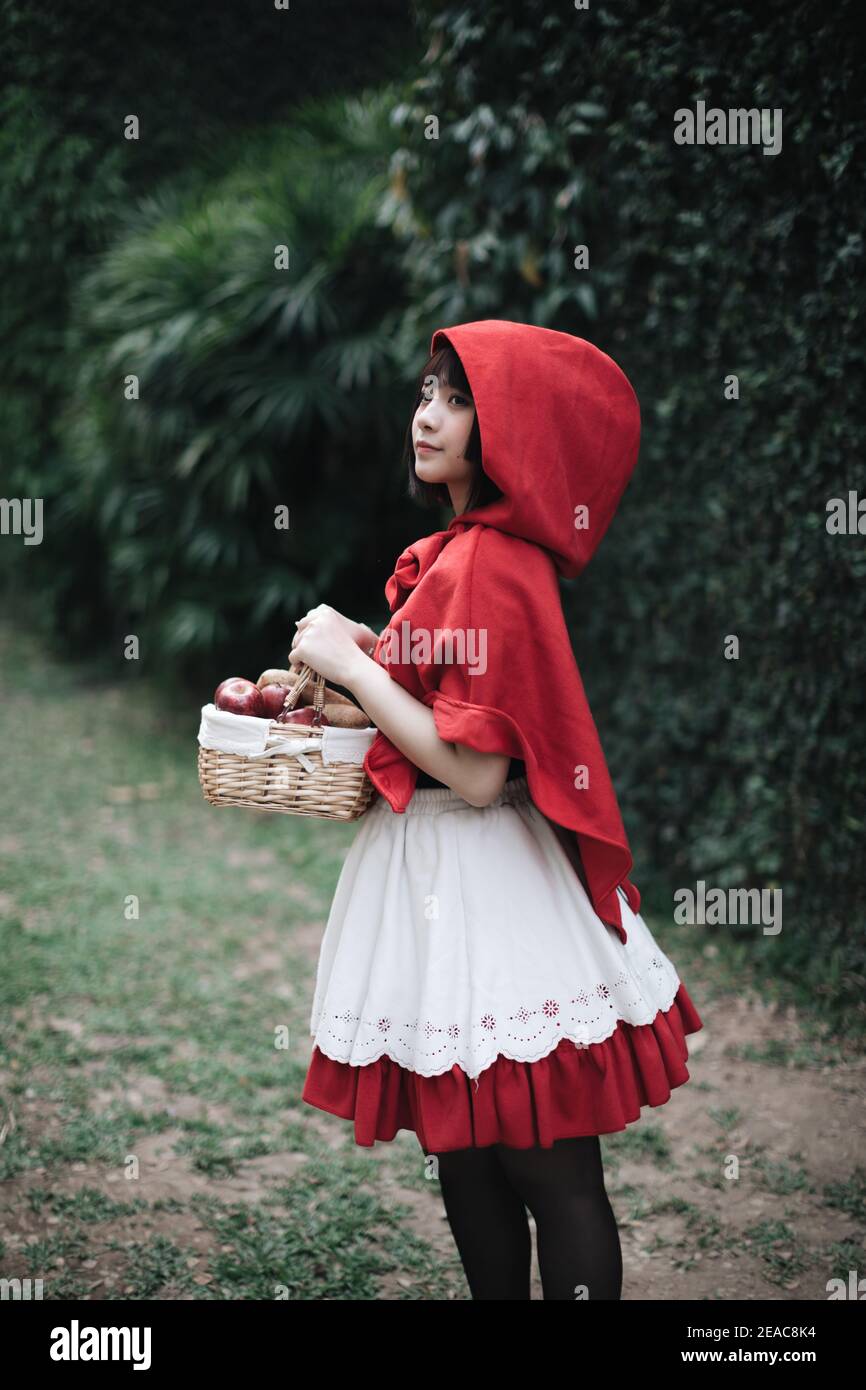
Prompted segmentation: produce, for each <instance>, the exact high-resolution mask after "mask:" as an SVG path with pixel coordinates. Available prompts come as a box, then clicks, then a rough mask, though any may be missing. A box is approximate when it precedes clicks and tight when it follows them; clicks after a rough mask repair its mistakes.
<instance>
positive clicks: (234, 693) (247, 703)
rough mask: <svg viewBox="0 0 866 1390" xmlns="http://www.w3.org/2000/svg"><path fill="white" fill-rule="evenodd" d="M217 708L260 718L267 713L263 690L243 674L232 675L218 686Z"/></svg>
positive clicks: (215, 700)
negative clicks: (245, 678) (244, 677)
mask: <svg viewBox="0 0 866 1390" xmlns="http://www.w3.org/2000/svg"><path fill="white" fill-rule="evenodd" d="M214 704H215V705H216V707H217V709H227V710H229V711H230V712H231V713H232V714H253V715H257V716H258V717H259V718H260V719H261V718H262V717H263V715H264V713H265V707H264V701H263V700H262V692H261V691H260V690H259V687H258V686H257V685H254V684H253V682H252V681H245V680H244V679H243V677H242V676H231V677H230V678H229V680H227V681H223V682H222V684H221V685H219V686H218V687H217V691H216V695H215V696H214Z"/></svg>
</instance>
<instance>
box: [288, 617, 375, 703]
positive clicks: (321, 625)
mask: <svg viewBox="0 0 866 1390" xmlns="http://www.w3.org/2000/svg"><path fill="white" fill-rule="evenodd" d="M295 626H296V628H297V629H298V630H297V632H296V633H295V635H294V638H293V639H292V649H291V651H290V652H289V662H290V663H291V665H292V666H297V665H298V664H299V663H300V662H305V663H306V664H307V665H308V666H312V668H313V670H314V671H315V672H317V674H318V675H320V676H324V677H325V680H326V681H334V682H335V684H336V685H343V686H346V688H347V689H348V687H349V682H350V680H351V678H352V673H353V671H354V670H355V669H356V667H357V663H358V661H359V660H360V659H361V658H362V652H361V649H360V647H359V645H358V636H359V633H361V631H362V624H360V623H355V622H353V621H352V619H351V618H346V617H344V616H343V614H342V613H338V612H337V610H336V608H331V607H330V606H329V605H328V604H327V603H320V604H319V605H318V607H317V608H311V609H310V611H309V612H308V613H305V614H304V616H303V618H299V619H298V621H297V623H296V624H295Z"/></svg>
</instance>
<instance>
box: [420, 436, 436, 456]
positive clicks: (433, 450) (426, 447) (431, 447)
mask: <svg viewBox="0 0 866 1390" xmlns="http://www.w3.org/2000/svg"><path fill="white" fill-rule="evenodd" d="M415 448H416V449H418V450H419V451H420V450H421V449H423V450H424V452H425V453H427V451H428V450H429V452H430V453H431V454H438V453H439V447H438V445H436V444H425V443H424V440H423V439H421V440H419V441H418V443H417V444H416V445H415Z"/></svg>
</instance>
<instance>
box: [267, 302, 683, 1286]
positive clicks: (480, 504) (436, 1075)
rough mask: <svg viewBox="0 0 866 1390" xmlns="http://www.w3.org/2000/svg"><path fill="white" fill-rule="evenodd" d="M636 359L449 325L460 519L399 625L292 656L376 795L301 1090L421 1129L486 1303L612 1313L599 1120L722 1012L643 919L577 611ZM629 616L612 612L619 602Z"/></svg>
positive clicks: (664, 1079) (669, 1083)
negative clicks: (369, 736)
mask: <svg viewBox="0 0 866 1390" xmlns="http://www.w3.org/2000/svg"><path fill="white" fill-rule="evenodd" d="M639 433H640V419H639V409H638V405H637V401H636V398H635V396H634V392H633V391H632V389H631V387H630V385H629V383H628V381H627V380H626V378H625V376H624V375H623V373H622V372H621V371H620V369H619V368H618V367H617V366H616V364H615V363H614V362H612V361H611V359H610V358H609V357H607V356H606V355H605V354H604V353H603V352H600V351H599V350H598V349H597V348H595V347H593V346H592V345H591V344H590V343H587V342H585V341H584V340H582V339H579V338H575V337H572V336H571V335H570V334H566V333H559V332H556V331H554V330H551V329H544V328H534V327H531V326H529V325H526V324H516V323H510V322H505V321H501V320H484V321H481V322H479V323H470V324H462V325H459V326H457V327H455V328H450V329H440V330H438V331H437V333H435V334H434V335H433V339H432V342H431V356H430V358H429V360H428V361H427V363H426V364H425V366H424V369H423V371H422V373H421V378H420V379H419V386H418V392H417V397H416V401H415V408H414V413H413V416H412V420H411V424H410V427H409V431H408V434H407V443H406V460H405V461H406V463H407V466H408V472H409V483H410V491H411V492H412V494H413V495H414V496H416V497H419V498H421V499H422V500H424V501H430V502H442V501H445V500H450V503H451V506H452V507H453V509H454V513H455V515H454V518H453V519H452V521H451V523H450V524H449V526H448V527H447V529H446V530H444V531H438V532H435V533H433V534H432V535H430V536H426V537H424V538H422V539H421V540H420V541H417V542H415V543H414V544H413V545H411V546H409V547H407V549H406V550H405V551H404V552H403V554H402V555H401V556H400V557H399V559H398V561H397V566H396V569H395V571H394V574H393V575H392V577H391V579H389V581H388V583H387V585H386V587H385V593H386V596H387V598H388V601H389V605H390V608H391V621H390V622H389V624H388V626H387V627H386V628H385V629H384V630H383V632H382V633H381V634H380V635H379V637H378V638H377V637H376V635H375V634H374V633H373V632H371V631H370V630H369V629H368V628H365V627H363V626H362V625H359V624H357V623H354V622H352V621H351V620H350V619H348V618H345V617H343V616H342V615H341V614H339V613H337V612H336V611H335V610H334V609H332V608H329V607H327V606H326V605H322V606H320V607H319V608H316V609H313V610H312V611H311V612H310V613H308V614H306V615H305V617H303V618H301V619H300V621H299V622H298V624H297V629H298V630H297V634H296V636H295V638H294V641H293V644H292V656H291V659H292V661H293V662H297V661H304V662H307V663H309V665H310V666H312V667H313V669H314V670H316V671H318V672H320V673H321V674H323V675H324V676H325V677H326V678H327V679H330V680H332V681H334V682H335V683H336V684H338V685H342V686H343V687H344V688H346V689H348V690H350V691H351V692H352V693H353V694H354V695H355V697H356V698H357V700H358V703H359V704H360V705H361V706H362V707H363V709H364V710H365V711H366V713H367V714H368V716H369V718H370V720H371V722H372V723H373V724H374V725H376V727H377V729H378V731H379V732H378V734H377V737H376V740H375V742H374V743H373V745H372V747H371V749H370V751H369V752H368V754H367V757H366V759H365V768H366V770H367V772H368V774H369V776H370V777H371V779H372V780H373V782H374V785H375V786H376V788H377V790H378V791H379V792H380V793H381V795H380V797H379V798H378V799H376V800H375V801H374V802H373V803H372V805H371V806H370V808H369V809H368V811H367V812H366V813H365V815H364V817H363V818H362V820H361V823H360V828H359V832H358V834H357V836H356V838H355V840H354V842H353V844H352V846H351V848H350V850H349V853H348V855H347V857H346V859H345V861H344V864H343V868H342V871H341V874H340V878H339V881H338V884H337V888H336V892H335V895H334V901H333V904H332V907H331V912H330V915H329V918H328V923H327V927H326V930H325V935H324V938H323V941H322V948H321V954H320V958H319V966H318V973H317V979H316V991H315V999H314V1003H313V1010H312V1019H311V1032H312V1036H313V1039H314V1046H313V1054H312V1060H311V1063H310V1068H309V1071H308V1074H307V1078H306V1082H305V1085H304V1090H303V1099H304V1100H305V1101H307V1102H308V1103H309V1104H311V1105H314V1106H317V1107H319V1108H321V1109H323V1110H327V1111H330V1112H331V1113H333V1114H336V1115H340V1116H342V1117H344V1118H346V1119H351V1120H353V1121H354V1134H355V1140H356V1142H357V1143H358V1144H361V1145H367V1146H369V1145H371V1144H373V1143H374V1142H375V1141H376V1140H377V1139H378V1140H391V1139H393V1138H394V1136H395V1134H396V1133H397V1131H398V1130H399V1129H411V1130H414V1131H415V1133H416V1135H417V1137H418V1140H419V1143H420V1144H421V1147H422V1149H423V1151H424V1153H425V1155H427V1159H428V1162H429V1163H430V1165H431V1170H432V1173H433V1174H434V1175H436V1176H438V1179H439V1182H440V1184H441V1192H442V1197H443V1200H444V1204H445V1211H446V1214H447V1217H448V1220H449V1223H450V1226H451V1230H452V1232H453V1234H454V1238H455V1241H456V1244H457V1248H458V1251H459V1254H460V1257H461V1260H462V1262H463V1266H464V1269H465V1271H466V1277H467V1280H468V1283H469V1288H470V1292H471V1295H472V1297H473V1298H474V1299H526V1298H528V1297H529V1286H530V1250H531V1246H530V1233H529V1226H528V1221H527V1215H526V1208H529V1210H530V1212H531V1213H532V1215H533V1217H534V1219H535V1223H536V1231H537V1239H538V1260H539V1268H540V1273H541V1280H542V1286H543V1290H544V1297H545V1298H546V1299H575V1298H587V1297H588V1298H591V1299H618V1298H619V1297H620V1296H621V1288H622V1257H621V1251H620V1243H619V1234H618V1230H617V1225H616V1221H615V1218H614V1215H613V1212H612V1210H611V1206H610V1202H609V1200H608V1197H607V1193H606V1189H605V1183H604V1174H603V1169H602V1158H601V1148H600V1142H599V1135H600V1134H607V1133H612V1132H614V1131H617V1130H623V1129H625V1127H626V1125H627V1124H628V1123H630V1122H632V1121H634V1120H636V1119H638V1118H639V1116H640V1109H641V1106H642V1105H651V1106H658V1105H662V1104H664V1103H665V1102H666V1101H667V1100H669V1099H670V1095H671V1090H672V1089H673V1088H674V1087H676V1086H680V1085H681V1084H682V1083H683V1082H685V1081H687V1080H688V1077H689V1073H688V1071H687V1069H686V1066H685V1063H686V1061H687V1059H688V1049H687V1045H686V1041H685V1035H686V1034H687V1033H693V1032H696V1031H697V1030H698V1029H700V1028H701V1027H702V1023H701V1019H700V1018H699V1016H698V1013H697V1011H696V1009H695V1007H694V1005H693V1003H692V1001H691V999H690V998H689V996H688V993H687V991H686V989H685V986H684V985H683V984H682V983H681V981H680V979H679V977H678V975H677V973H676V970H675V969H674V966H673V964H672V963H671V961H670V960H669V959H668V958H667V956H666V955H665V954H664V953H663V952H662V951H661V950H660V948H659V946H658V945H657V944H656V942H655V940H654V939H653V937H652V935H651V933H650V931H649V928H648V927H647V925H646V923H645V922H644V920H643V918H642V917H641V916H640V913H639V906H640V894H639V893H638V890H637V888H636V887H635V886H634V885H633V884H632V883H630V881H629V879H628V873H629V871H630V869H631V867H632V857H631V853H630V851H629V847H628V841H627V839H626V836H625V831H624V829H623V825H622V820H621V818H620V815H619V808H618V806H617V802H616V797H615V794H614V791H613V787H612V783H611V781H610V777H609V774H608V770H607V766H606V764H605V761H604V755H603V753H602V750H601V745H600V743H599V740H598V735H597V732H596V729H595V725H594V723H593V720H592V715H591V713H590V710H589V705H588V702H587V699H586V695H585V692H584V689H583V685H582V682H581V679H580V674H579V672H578V669H577V665H576V663H575V660H574V654H573V651H572V649H571V645H570V641H569V638H568V633H567V629H566V627H565V622H564V618H563V614H562V608H561V603H560V597H559V586H558V581H559V578H560V577H569V578H573V577H574V576H575V575H577V574H578V573H580V571H581V570H582V569H583V568H584V566H585V565H586V563H587V562H588V560H589V559H590V557H591V555H592V554H593V553H594V551H595V549H596V548H597V546H598V544H599V542H600V540H601V538H602V536H603V534H604V532H605V531H606V529H607V527H608V525H609V524H610V521H611V519H612V517H613V515H614V512H615V510H616V507H617V504H618V502H619V499H620V497H621V495H622V492H623V491H624V489H625V486H626V484H627V482H628V479H629V477H630V475H631V471H632V469H633V467H634V465H635V462H636V459H637V453H638V442H639ZM612 616H613V615H612Z"/></svg>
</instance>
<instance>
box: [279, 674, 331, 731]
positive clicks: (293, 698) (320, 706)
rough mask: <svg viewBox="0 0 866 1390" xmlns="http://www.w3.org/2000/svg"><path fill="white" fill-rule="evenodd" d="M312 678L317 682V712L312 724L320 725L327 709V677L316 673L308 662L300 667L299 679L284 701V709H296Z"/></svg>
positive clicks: (314, 698) (315, 703)
mask: <svg viewBox="0 0 866 1390" xmlns="http://www.w3.org/2000/svg"><path fill="white" fill-rule="evenodd" d="M311 676H312V677H313V679H314V681H315V689H314V691H313V709H314V710H315V715H314V717H313V720H312V724H313V725H319V724H321V722H322V714H323V713H324V709H325V677H324V676H320V675H319V674H318V672H317V671H314V670H313V668H312V666H308V665H307V663H306V662H301V663H300V665H299V669H298V678H297V680H296V681H295V683H294V685H293V686H292V688H291V690H290V691H289V693H288V695H287V696H286V698H285V700H284V701H283V709H294V708H295V705H296V704H297V702H298V700H299V698H300V696H301V693H302V691H303V690H304V688H305V686H306V685H307V683H308V681H309V680H310V677H311Z"/></svg>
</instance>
